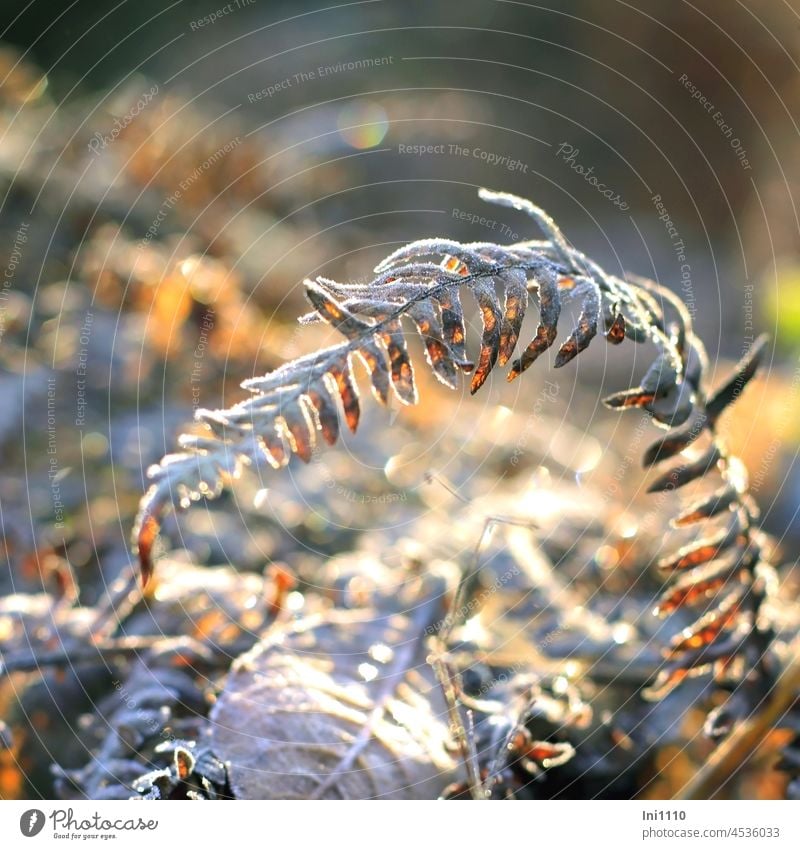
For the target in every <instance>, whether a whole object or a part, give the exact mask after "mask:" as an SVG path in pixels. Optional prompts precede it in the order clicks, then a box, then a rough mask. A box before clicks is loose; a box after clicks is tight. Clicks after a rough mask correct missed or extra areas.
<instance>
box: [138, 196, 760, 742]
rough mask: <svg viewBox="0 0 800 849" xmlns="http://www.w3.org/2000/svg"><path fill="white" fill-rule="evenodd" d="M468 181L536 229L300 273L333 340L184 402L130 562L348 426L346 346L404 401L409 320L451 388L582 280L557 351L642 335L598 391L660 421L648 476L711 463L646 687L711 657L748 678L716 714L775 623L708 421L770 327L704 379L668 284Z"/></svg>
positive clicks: (744, 509)
mask: <svg viewBox="0 0 800 849" xmlns="http://www.w3.org/2000/svg"><path fill="white" fill-rule="evenodd" d="M480 197H481V198H482V199H483V200H485V201H489V202H492V203H496V204H500V205H502V206H506V207H512V208H514V209H516V210H520V211H523V212H525V213H527V214H528V215H529V216H530V217H531V218H533V220H534V221H535V222H536V224H537V225H538V226H539V228H540V229H541V231H542V234H543V236H544V238H543V239H542V240H532V241H523V242H517V243H515V244H511V245H498V244H494V243H484V242H480V243H469V244H461V243H459V242H456V241H452V240H449V239H422V240H420V241H417V242H413V243H411V244H409V245H406V246H405V247H402V248H400V249H399V250H396V251H395V252H394V253H392V254H391V255H390V256H388V257H387V258H386V259H384V260H383V262H381V263H380V264H379V265H378V266H377V268H376V269H375V274H376V277H375V278H374V280H373V281H372V282H371V283H370V284H368V285H349V284H340V283H335V282H333V281H332V280H327V279H325V278H321V277H320V278H317V280H316V281H306V283H305V286H306V294H307V297H308V299H309V301H310V303H311V305H312V307H313V308H314V311H313V313H311V314H310V315H309V316H306V317H305V318H304V319H302V320H303V321H306V322H310V321H323V322H325V323H327V324H329V325H331V326H332V327H334V328H336V329H337V330H338V331H339V332H340V333H341V334H342V335H343V336H344V340H343V341H342V342H340V343H338V344H336V345H333V346H331V347H328V348H325V349H324V350H320V351H317V352H315V353H312V354H310V355H307V356H304V357H300V358H299V359H296V360H293V361H291V362H288V363H286V364H284V365H282V366H281V367H279V368H277V369H275V370H274V371H272V372H270V373H269V374H267V375H265V376H264V377H259V378H255V379H251V380H247V381H245V383H244V384H243V387H244V388H245V389H247V390H248V391H249V392H250V393H251V396H250V397H249V398H247V399H246V400H244V401H241V402H240V403H238V404H236V405H234V406H233V407H231V408H230V409H225V410H214V411H211V410H198V411H197V413H196V418H197V420H198V421H200V422H202V423H204V424H205V425H206V426H207V428H208V431H207V434H205V435H202V436H197V435H189V434H184V435H182V436H181V437H180V439H179V444H180V447H181V452H180V453H176V454H170V455H167V456H166V457H164V458H163V459H162V460H161V462H160V463H159V464H158V465H155V466H153V467H151V468H150V470H149V472H148V475H149V477H150V479H151V480H152V486H151V487H150V490H149V491H148V492H147V494H146V496H145V497H144V498H143V500H142V503H141V507H140V512H139V516H138V521H137V526H136V530H135V543H136V546H137V549H138V555H139V559H140V565H141V571H142V577H143V580H144V581H145V582H146V581H147V580H148V579H149V577H150V575H151V573H152V569H153V564H152V549H153V544H154V541H155V538H156V536H157V533H158V530H159V526H160V521H161V519H162V517H163V515H164V513H165V512H166V510H168V509H169V508H170V506H171V505H172V504H173V503H177V504H178V505H179V506H181V507H188V506H189V505H190V503H191V502H193V501H196V500H199V499H201V498H214V497H215V496H217V495H218V494H219V493H220V492H221V490H222V489H223V486H224V485H225V484H226V483H227V482H228V481H229V480H230V479H233V478H236V477H238V476H239V474H240V473H241V471H242V469H243V467H246V466H259V465H262V464H264V463H268V464H269V465H271V466H273V467H274V468H276V469H277V468H279V467H281V466H283V465H285V464H286V463H287V462H288V460H289V457H290V455H291V454H292V453H294V454H297V455H298V456H299V457H300V459H301V460H304V461H306V462H308V461H309V460H310V459H311V457H312V452H313V450H314V447H315V443H316V440H317V438H318V437H319V436H321V437H322V439H324V440H325V441H326V442H328V443H330V444H332V443H335V442H336V440H337V439H338V436H339V427H340V412H341V414H343V418H344V421H345V422H346V424H347V426H348V427H349V428H350V430H351V431H355V430H356V428H357V427H358V422H359V412H360V400H359V395H358V392H357V389H356V383H355V380H354V376H353V361H354V359H355V358H358V359H360V360H361V361H362V363H363V364H364V366H365V367H366V369H367V371H368V373H369V376H370V381H371V388H372V392H373V394H374V395H375V397H376V398H377V399H378V401H380V402H381V403H384V404H385V403H387V401H388V398H389V393H390V392H393V393H394V395H395V396H396V397H397V398H398V400H399V401H400V402H402V403H403V404H415V403H417V400H418V398H417V389H416V385H415V379H414V367H413V365H412V362H411V359H410V356H409V353H408V350H407V347H406V341H405V334H406V333H407V331H408V330H409V329H410V328H413V329H414V330H415V331H416V332H417V333H418V334H419V335H420V336H421V338H422V340H423V342H424V346H425V352H426V358H427V360H428V364H429V366H430V367H431V369H432V370H433V373H434V374H435V376H436V377H437V378H438V379H439V380H440V381H441V382H442V383H443V384H445V385H446V386H448V387H451V388H455V387H456V386H457V383H458V380H459V372H464V373H471V391H472V392H473V393H474V392H477V391H478V390H479V389H480V388H481V386H482V385H483V384H484V382H485V381H486V378H487V376H488V375H489V373H490V372H491V370H492V369H493V368H494V367H495V365H499V366H503V365H506V364H507V363H508V362H509V361H510V360H511V357H512V354H513V353H514V351H515V349H516V347H517V342H518V339H519V334H520V330H521V326H522V321H523V318H524V316H525V313H526V310H527V308H528V304H529V300H530V299H533V301H534V302H535V304H536V306H537V308H538V312H539V324H538V327H537V330H536V333H535V336H534V338H533V340H532V341H531V342H530V344H528V346H527V347H526V348H525V349H524V350H523V351H522V353H521V354H520V355H519V356H518V358H517V359H516V360H514V361H513V363H512V365H511V367H510V370H509V371H508V379H509V380H513V379H515V378H516V377H518V376H519V375H520V374H521V373H522V372H524V371H525V370H526V369H527V368H528V367H529V366H531V365H532V364H533V363H534V362H535V361H536V359H538V357H539V356H541V355H542V354H543V353H544V352H545V351H547V350H548V349H549V348H550V347H551V346H553V345H554V343H555V341H556V337H557V332H558V324H559V318H560V315H561V310H562V304H563V303H564V302H565V301H566V300H567V299H572V298H576V297H578V298H580V299H581V302H582V308H581V312H580V315H579V316H578V319H577V323H576V326H575V327H574V328H573V329H572V331H571V332H570V334H569V336H568V337H567V338H566V340H565V341H564V342H563V343H562V344H561V346H560V347H559V348H558V351H557V353H556V355H555V362H554V365H555V367H556V368H560V367H563V366H565V365H566V364H567V363H569V362H570V361H571V360H573V359H574V358H575V357H576V356H577V355H578V354H580V353H581V352H582V351H583V350H584V349H586V348H587V347H588V346H589V344H590V343H591V342H592V340H593V339H594V338H595V337H596V336H597V335H598V333H601V334H602V335H603V336H605V338H606V340H607V341H608V342H609V343H611V344H619V343H620V342H622V341H623V340H624V339H625V338H626V337H627V338H630V339H633V340H634V341H636V342H645V341H650V342H652V343H653V344H654V345H655V347H656V349H657V351H658V354H657V357H656V359H655V361H654V362H653V364H652V366H651V367H650V369H649V370H648V371H647V373H646V374H645V376H644V378H643V379H642V382H641V385H640V386H636V387H633V388H631V389H628V390H625V391H623V392H619V393H616V394H614V395H612V396H611V397H609V398H607V399H605V403H606V405H607V406H608V407H610V408H613V409H616V410H624V409H630V408H641V409H644V410H646V411H648V412H649V413H650V414H651V415H652V417H653V419H654V420H655V421H656V422H657V423H658V424H659V425H660V426H662V427H664V428H666V430H667V432H666V434H665V435H664V436H663V438H661V439H659V440H658V441H657V442H656V443H655V444H654V445H652V446H651V447H650V448H649V449H648V450H647V451H646V453H645V457H644V464H645V465H646V466H656V465H659V466H660V465H662V464H663V465H666V464H667V463H671V465H670V467H669V468H668V469H667V470H666V471H665V472H663V473H662V474H660V475H659V476H658V477H657V478H656V479H655V480H654V481H653V482H652V484H651V485H650V487H649V490H650V491H651V492H657V491H669V490H673V489H677V488H679V487H682V486H684V485H686V484H688V483H690V482H691V481H694V480H697V479H699V478H701V477H703V476H705V475H712V474H713V475H716V476H717V477H718V478H719V484H720V485H719V488H717V489H716V490H715V491H714V492H713V494H712V495H711V496H710V497H707V498H704V499H703V500H702V501H700V502H698V503H697V504H695V505H694V506H692V507H691V508H690V509H689V510H687V511H685V512H684V513H682V514H681V515H680V516H678V517H677V518H676V519H675V520H674V523H673V524H674V525H675V526H677V527H684V526H688V525H691V524H694V523H699V522H708V523H713V525H715V526H716V525H717V524H721V527H720V528H716V527H715V529H714V530H713V531H711V532H710V533H709V535H707V536H704V537H703V538H702V539H701V540H700V541H699V542H694V543H692V544H691V545H689V546H686V547H684V548H681V549H680V550H678V551H676V552H674V553H671V554H669V555H667V556H665V557H664V558H663V559H662V561H661V563H660V568H661V569H662V570H663V572H664V573H665V575H666V580H667V588H666V590H665V592H664V594H663V596H662V597H661V599H660V600H659V602H658V606H657V608H656V612H657V613H658V614H659V615H666V614H669V613H671V612H673V611H675V610H676V609H678V608H686V609H692V608H695V609H696V608H699V607H700V606H701V604H702V605H703V606H704V607H705V608H706V612H704V613H702V615H700V618H699V619H697V621H696V622H695V624H694V625H692V626H691V627H688V628H686V629H685V630H684V631H682V632H681V633H680V634H678V635H677V636H676V637H675V638H674V640H673V643H672V646H671V648H670V649H669V651H668V653H667V657H666V658H665V664H664V666H663V668H662V669H661V670H660V672H659V674H658V676H657V679H656V681H655V682H654V684H653V686H652V687H651V688H650V690H649V694H650V696H651V697H654V698H657V697H660V696H661V695H663V694H665V693H666V692H668V691H669V690H670V689H671V688H672V687H674V686H675V685H676V684H677V683H679V682H680V681H681V680H682V679H684V678H686V677H687V676H691V675H695V674H701V673H705V672H709V671H713V673H714V675H715V676H716V678H717V680H718V681H720V682H722V683H726V684H727V685H730V684H731V682H734V681H740V680H743V681H744V682H745V683H744V686H738V687H736V688H734V696H735V700H736V701H735V702H734V701H733V700H731V703H730V704H729V705H728V706H727V707H726V708H725V710H722V711H718V714H717V715H716V716H715V717H712V720H711V722H712V724H714V725H715V728H717V730H720V729H722V727H723V726H726V724H727V721H728V719H729V718H730V716H731V715H732V714H733V713H736V712H737V711H739V712H740V711H744V710H746V709H747V706H748V704H749V705H750V706H752V705H753V704H754V703H755V701H754V700H757V699H760V698H763V696H764V694H765V693H766V691H767V689H768V685H769V683H770V681H771V679H772V670H771V669H770V663H769V654H768V648H769V644H770V640H771V631H770V628H769V625H768V623H766V622H765V621H764V619H763V616H762V615H761V611H762V603H763V601H764V598H765V595H766V593H767V591H768V587H769V583H770V582H769V579H768V578H769V567H768V566H767V565H766V564H765V563H764V547H765V546H764V540H763V538H762V535H761V534H760V532H759V531H758V530H757V529H756V528H755V527H754V521H755V520H756V518H757V510H756V508H755V506H754V505H753V503H752V501H751V500H750V499H749V497H748V496H747V481H746V474H745V472H744V469H743V467H742V464H741V463H740V462H738V461H737V460H736V459H735V458H733V457H730V456H729V455H728V454H727V453H726V451H725V448H724V446H723V445H722V443H721V442H720V440H719V439H718V438H717V435H716V425H717V421H718V419H719V416H720V414H721V413H722V412H723V410H724V409H725V408H726V407H727V406H728V405H729V404H730V403H731V402H732V401H734V400H735V399H736V398H737V397H738V395H739V394H740V393H741V391H742V389H743V388H744V386H745V385H746V383H747V382H748V381H749V380H750V379H751V378H752V376H753V374H754V373H755V371H756V369H757V367H758V364H759V362H760V360H761V358H762V356H763V354H764V351H765V340H764V339H763V338H762V339H759V340H758V341H757V342H756V343H755V344H754V345H753V346H752V348H751V349H750V350H749V352H748V353H747V354H746V356H745V357H744V359H743V360H742V362H741V363H740V364H739V366H738V367H737V368H736V370H735V372H734V374H733V375H732V376H731V378H730V379H729V380H727V381H726V382H725V383H724V384H723V385H722V386H721V387H720V388H719V389H717V390H716V391H715V392H713V393H712V394H710V395H708V394H707V389H706V386H705V372H706V369H707V365H708V362H707V357H706V353H705V350H704V348H703V345H702V343H701V342H700V340H699V339H698V338H697V337H696V336H695V334H694V332H693V329H692V322H691V317H690V315H689V313H688V311H687V310H686V309H685V307H684V305H683V304H682V302H681V301H680V300H679V299H678V298H677V297H676V296H675V295H673V294H672V293H671V292H669V290H667V289H664V288H663V287H661V286H660V285H658V284H657V283H654V282H652V281H649V280H646V279H643V278H640V277H636V276H633V275H627V276H626V278H625V279H621V278H619V277H617V276H614V275H611V274H607V273H606V272H604V271H603V269H602V268H600V266H598V265H597V264H596V263H595V262H593V261H592V260H591V259H589V258H588V257H586V256H585V255H584V254H582V253H581V252H579V251H577V250H576V249H575V248H573V247H572V246H571V245H570V244H569V243H568V242H567V240H566V239H565V238H564V236H563V235H562V233H561V231H560V230H559V229H558V227H557V226H556V225H555V223H554V222H553V220H552V219H551V218H550V217H549V216H548V215H547V214H546V213H545V212H543V211H542V210H541V209H539V208H538V207H536V206H534V205H533V204H531V203H530V202H529V201H527V200H524V199H522V198H519V197H516V196H514V195H510V194H505V193H496V192H490V191H487V190H481V191H480ZM464 291H468V292H469V293H470V294H471V295H472V297H473V298H474V299H475V301H476V302H477V305H478V308H479V311H480V317H481V320H482V327H483V333H482V337H481V340H480V349H479V353H478V357H477V363H472V362H470V361H469V360H468V357H467V350H466V344H465V343H466V326H465V322H464V312H463V306H462V300H461V295H462V293H463V292H464ZM498 292H500V293H502V303H501V299H500V297H499V295H498ZM339 407H341V410H340V409H339ZM698 446H699V450H698ZM679 457H680V459H678V460H676V458H679ZM751 697H752V698H751ZM732 699H733V697H732ZM734 709H735V710H734Z"/></svg>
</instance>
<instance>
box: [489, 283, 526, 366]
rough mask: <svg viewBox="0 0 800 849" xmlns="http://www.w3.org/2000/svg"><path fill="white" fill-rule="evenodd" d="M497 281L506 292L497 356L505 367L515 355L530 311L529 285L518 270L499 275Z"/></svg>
mask: <svg viewBox="0 0 800 849" xmlns="http://www.w3.org/2000/svg"><path fill="white" fill-rule="evenodd" d="M497 279H498V282H499V283H500V285H501V286H502V287H503V289H504V290H505V308H504V312H503V322H502V326H501V328H500V350H499V352H498V356H497V361H498V363H499V364H500V365H501V366H504V365H505V364H506V363H507V362H508V361H509V359H510V358H511V355H512V354H513V353H514V348H515V347H516V345H517V340H518V339H519V332H520V330H521V328H522V322H523V320H524V318H525V312H526V310H527V309H528V284H527V279H526V276H525V272H524V271H522V270H521V269H518V268H512V269H509V270H508V271H505V272H503V274H498V275H497Z"/></svg>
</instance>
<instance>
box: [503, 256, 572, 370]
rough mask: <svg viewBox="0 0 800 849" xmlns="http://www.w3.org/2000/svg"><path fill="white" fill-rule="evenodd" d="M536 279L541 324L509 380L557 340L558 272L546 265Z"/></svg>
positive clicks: (515, 365) (516, 362) (558, 310)
mask: <svg viewBox="0 0 800 849" xmlns="http://www.w3.org/2000/svg"><path fill="white" fill-rule="evenodd" d="M535 280H536V284H537V287H538V297H539V326H538V327H537V329H536V336H535V337H534V339H533V341H532V342H531V343H530V345H528V347H527V348H526V349H525V350H524V351H523V353H522V356H521V357H520V358H519V359H518V360H516V361H515V362H514V364H513V365H512V366H511V371H509V373H508V379H509V380H514V378H516V377H518V376H519V375H520V374H522V372H524V371H525V370H526V369H528V368H530V366H532V365H533V363H534V362H536V360H537V359H538V358H539V356H540V355H541V354H542V353H544V352H545V351H546V350H547V349H548V348H549V347H550V346H551V345H552V344H553V342H555V340H556V335H557V334H558V318H559V316H560V315H561V297H560V295H559V292H558V282H557V279H556V273H555V271H554V270H553V269H552V268H549V267H545V268H543V269H541V270H540V271H539V272H538V273H537V275H536V277H535Z"/></svg>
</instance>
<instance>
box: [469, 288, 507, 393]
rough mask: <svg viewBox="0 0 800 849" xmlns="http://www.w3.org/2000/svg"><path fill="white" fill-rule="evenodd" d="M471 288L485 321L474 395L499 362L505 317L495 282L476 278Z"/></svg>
mask: <svg viewBox="0 0 800 849" xmlns="http://www.w3.org/2000/svg"><path fill="white" fill-rule="evenodd" d="M470 289H471V290H472V294H473V295H475V299H476V300H477V301H478V306H479V307H480V311H481V320H482V322H483V336H482V337H481V350H480V355H479V357H478V365H477V366H476V367H475V372H474V373H473V375H472V383H471V385H470V392H471V393H472V394H473V395H474V394H475V393H476V392H477V391H478V390H479V389H480V388H481V386H483V384H484V383H485V382H486V378H487V377H488V376H489V373H490V372H491V370H492V369H493V368H494V364H495V363H496V362H497V356H498V354H499V353H500V325H501V322H502V320H503V317H502V314H501V312H500V303H499V302H498V300H497V292H495V289H494V284H493V283H487V282H485V281H483V280H476V281H474V282H473V283H472V284H471V286H470Z"/></svg>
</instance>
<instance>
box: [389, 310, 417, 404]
mask: <svg viewBox="0 0 800 849" xmlns="http://www.w3.org/2000/svg"><path fill="white" fill-rule="evenodd" d="M381 339H383V343H384V345H386V350H387V352H388V354H389V365H390V366H391V370H392V387H393V388H394V392H395V395H397V397H398V399H399V400H400V401H401V402H402V403H403V404H416V403H417V401H418V400H419V398H418V396H417V387H416V385H415V383H414V369H413V367H412V365H411V359H410V358H409V356H408V348H406V340H405V338H404V336H403V327H402V325H401V324H400V320H399V319H396V320H394V321H390V322H388V323H387V324H386V325H385V328H384V330H383V331H382V332H381Z"/></svg>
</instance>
